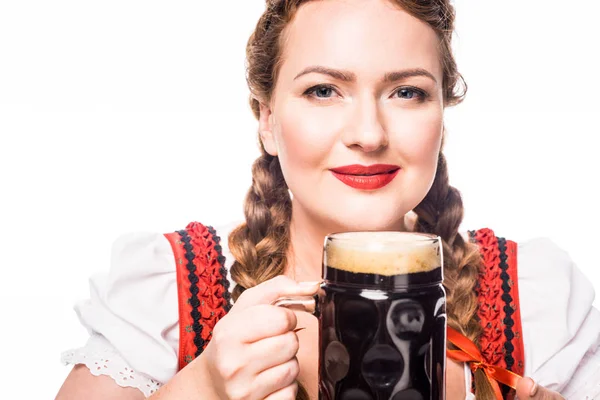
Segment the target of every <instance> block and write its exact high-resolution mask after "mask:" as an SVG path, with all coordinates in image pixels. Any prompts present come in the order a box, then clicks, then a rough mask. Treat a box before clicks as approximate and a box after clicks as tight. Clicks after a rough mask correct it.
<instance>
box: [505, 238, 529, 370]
mask: <svg viewBox="0 0 600 400" xmlns="http://www.w3.org/2000/svg"><path fill="white" fill-rule="evenodd" d="M517 247H518V246H517V243H515V242H512V241H510V240H507V241H506V255H507V256H508V259H507V263H508V269H507V270H506V272H507V273H508V275H509V277H510V280H509V281H508V284H509V286H510V287H511V289H510V294H511V297H512V299H513V301H512V303H511V308H512V309H513V310H514V314H513V316H512V318H513V321H514V325H513V329H512V330H513V333H514V335H515V336H514V338H513V339H512V344H513V345H514V350H513V358H514V359H515V363H514V365H513V367H512V368H511V370H512V371H513V372H514V373H516V374H519V375H521V376H523V375H524V374H525V347H524V345H523V328H522V325H521V307H520V304H519V279H518V275H517Z"/></svg>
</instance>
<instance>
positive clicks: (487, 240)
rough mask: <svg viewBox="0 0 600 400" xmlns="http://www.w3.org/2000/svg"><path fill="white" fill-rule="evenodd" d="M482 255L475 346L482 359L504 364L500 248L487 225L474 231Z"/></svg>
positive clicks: (491, 362) (495, 363)
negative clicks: (477, 336) (476, 340)
mask: <svg viewBox="0 0 600 400" xmlns="http://www.w3.org/2000/svg"><path fill="white" fill-rule="evenodd" d="M475 240H476V241H477V244H478V245H479V249H480V252H481V256H482V259H483V270H482V271H481V274H480V277H479V287H478V289H477V297H478V300H479V311H478V313H477V315H478V317H479V320H480V323H481V326H482V328H483V332H482V334H481V336H480V338H479V347H480V349H481V354H482V355H483V357H484V358H485V360H486V361H487V362H488V363H489V364H492V365H497V366H499V367H502V368H506V361H505V360H504V342H506V337H505V336H504V324H503V322H502V321H503V320H504V318H505V313H504V310H503V308H504V302H503V300H502V293H503V291H502V279H501V278H500V274H501V272H502V270H501V269H500V250H499V249H498V239H497V238H496V235H494V232H493V231H492V230H490V229H487V228H486V229H480V230H478V231H477V232H476V233H475Z"/></svg>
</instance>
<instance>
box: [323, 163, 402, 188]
mask: <svg viewBox="0 0 600 400" xmlns="http://www.w3.org/2000/svg"><path fill="white" fill-rule="evenodd" d="M330 171H331V173H332V174H333V176H335V177H336V178H338V179H339V180H340V181H342V182H343V183H345V184H346V185H348V186H350V187H353V188H355V189H361V190H375V189H380V188H382V187H384V186H386V185H387V184H388V183H390V182H391V181H392V180H393V179H394V178H395V177H396V175H398V171H400V167H399V166H397V165H390V164H375V165H369V166H364V165H357V164H355V165H346V166H343V167H338V168H332V169H330Z"/></svg>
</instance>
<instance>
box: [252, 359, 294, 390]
mask: <svg viewBox="0 0 600 400" xmlns="http://www.w3.org/2000/svg"><path fill="white" fill-rule="evenodd" d="M299 373H300V365H299V364H298V359H297V358H295V357H294V358H293V359H291V360H290V361H288V362H286V363H284V364H280V365H278V366H276V367H273V368H269V369H268V370H266V371H263V372H261V373H260V374H258V376H257V377H256V379H255V380H254V385H253V386H254V387H253V389H254V390H253V391H252V393H256V394H257V397H258V398H260V399H264V398H265V397H267V396H269V395H270V394H271V393H276V392H278V391H279V390H281V389H283V388H285V387H287V386H290V385H292V384H293V383H294V382H295V381H296V379H297V378H298V374H299Z"/></svg>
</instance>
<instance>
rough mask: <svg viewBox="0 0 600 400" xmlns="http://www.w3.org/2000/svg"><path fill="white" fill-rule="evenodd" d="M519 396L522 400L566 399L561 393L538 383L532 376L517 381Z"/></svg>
mask: <svg viewBox="0 0 600 400" xmlns="http://www.w3.org/2000/svg"><path fill="white" fill-rule="evenodd" d="M517 398H518V399H521V400H525V399H536V400H561V399H563V400H564V398H563V397H562V396H561V395H560V394H558V393H556V392H554V391H552V390H549V389H546V388H544V387H542V386H540V385H538V384H537V383H536V382H535V381H534V380H533V379H531V378H521V379H519V382H517Z"/></svg>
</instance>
